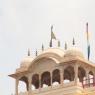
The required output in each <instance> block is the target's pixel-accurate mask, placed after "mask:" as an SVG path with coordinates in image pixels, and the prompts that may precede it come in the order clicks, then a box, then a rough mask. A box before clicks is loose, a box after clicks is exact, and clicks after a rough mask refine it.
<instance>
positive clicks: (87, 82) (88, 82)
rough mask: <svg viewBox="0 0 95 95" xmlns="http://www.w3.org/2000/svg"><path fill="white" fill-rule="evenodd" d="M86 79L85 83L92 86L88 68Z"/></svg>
mask: <svg viewBox="0 0 95 95" xmlns="http://www.w3.org/2000/svg"><path fill="white" fill-rule="evenodd" d="M85 76H86V79H85V84H87V85H88V86H90V78H89V71H88V70H86V75H85Z"/></svg>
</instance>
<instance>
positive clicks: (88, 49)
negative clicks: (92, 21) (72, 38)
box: [86, 23, 90, 60]
mask: <svg viewBox="0 0 95 95" xmlns="http://www.w3.org/2000/svg"><path fill="white" fill-rule="evenodd" d="M86 35H87V53H88V60H89V57H90V42H89V32H88V23H86Z"/></svg>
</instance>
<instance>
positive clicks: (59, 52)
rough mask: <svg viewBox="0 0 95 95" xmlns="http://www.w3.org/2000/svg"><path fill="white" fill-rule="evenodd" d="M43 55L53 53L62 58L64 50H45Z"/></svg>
mask: <svg viewBox="0 0 95 95" xmlns="http://www.w3.org/2000/svg"><path fill="white" fill-rule="evenodd" d="M44 53H55V54H58V55H59V56H60V57H63V56H64V54H65V53H64V50H63V49H59V48H49V49H47V50H45V51H44V52H43V53H42V54H44Z"/></svg>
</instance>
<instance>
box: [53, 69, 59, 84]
mask: <svg viewBox="0 0 95 95" xmlns="http://www.w3.org/2000/svg"><path fill="white" fill-rule="evenodd" d="M59 84H60V71H59V70H58V69H56V70H54V71H53V72H52V85H59Z"/></svg>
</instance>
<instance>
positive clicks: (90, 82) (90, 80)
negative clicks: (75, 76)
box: [88, 71, 94, 85]
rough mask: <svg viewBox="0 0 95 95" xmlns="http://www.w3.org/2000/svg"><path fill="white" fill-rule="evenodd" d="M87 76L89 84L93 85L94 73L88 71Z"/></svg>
mask: <svg viewBox="0 0 95 95" xmlns="http://www.w3.org/2000/svg"><path fill="white" fill-rule="evenodd" d="M88 76H89V79H88V80H89V84H90V85H93V84H94V74H93V72H92V71H90V72H89V74H88Z"/></svg>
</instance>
